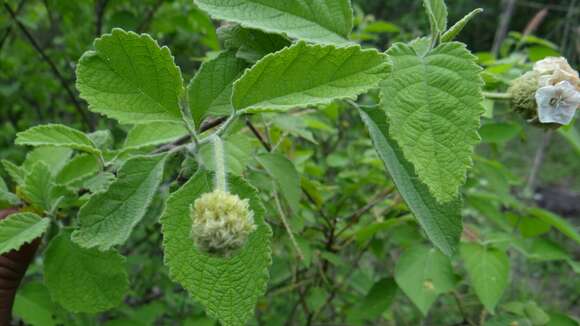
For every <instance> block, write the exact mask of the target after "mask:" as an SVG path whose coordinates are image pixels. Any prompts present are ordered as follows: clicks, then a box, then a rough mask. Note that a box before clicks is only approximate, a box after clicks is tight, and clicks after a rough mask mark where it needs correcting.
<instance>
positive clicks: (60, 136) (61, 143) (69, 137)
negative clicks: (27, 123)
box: [15, 124, 101, 155]
mask: <svg viewBox="0 0 580 326" xmlns="http://www.w3.org/2000/svg"><path fill="white" fill-rule="evenodd" d="M15 144H16V145H30V146H56V147H68V148H72V149H76V150H79V151H84V152H88V153H93V154H97V155H99V154H100V152H101V151H100V150H99V149H98V148H97V146H96V145H95V144H94V143H93V141H92V140H91V139H90V138H89V137H88V136H87V135H85V134H83V133H82V132H80V131H78V130H76V129H73V128H70V127H67V126H63V125H57V124H47V125H41V126H36V127H32V128H30V129H28V130H25V131H22V132H19V133H18V134H16V141H15Z"/></svg>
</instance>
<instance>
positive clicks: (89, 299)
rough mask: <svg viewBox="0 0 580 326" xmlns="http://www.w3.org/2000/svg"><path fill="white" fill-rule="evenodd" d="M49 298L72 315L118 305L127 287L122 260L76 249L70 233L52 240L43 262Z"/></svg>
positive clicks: (117, 257)
mask: <svg viewBox="0 0 580 326" xmlns="http://www.w3.org/2000/svg"><path fill="white" fill-rule="evenodd" d="M44 281H45V283H46V286H47V287H48V291H49V292H50V296H51V297H52V299H53V300H54V301H55V302H57V303H58V304H60V305H61V306H63V307H64V308H66V309H67V310H69V311H71V312H74V313H80V312H85V313H97V312H101V311H105V310H108V309H111V308H114V307H116V306H118V305H119V304H121V302H122V301H123V297H124V296H125V293H126V292H127V289H128V288H129V280H128V276H127V271H126V267H125V258H124V257H123V256H121V255H119V254H118V253H117V252H115V251H107V252H101V251H99V250H97V249H85V248H81V247H79V246H78V245H77V244H75V243H74V242H72V241H71V240H70V230H63V231H61V234H59V235H58V236H57V237H56V238H54V239H52V241H51V242H50V244H49V246H48V249H47V250H46V254H45V260H44Z"/></svg>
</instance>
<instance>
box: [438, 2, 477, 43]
mask: <svg viewBox="0 0 580 326" xmlns="http://www.w3.org/2000/svg"><path fill="white" fill-rule="evenodd" d="M482 12H483V9H481V8H477V9H475V10H473V11H472V12H470V13H469V14H467V15H465V17H463V18H461V20H460V21H458V22H457V23H455V25H453V26H451V27H450V28H449V30H447V32H445V34H443V35H442V36H441V42H451V41H453V39H455V37H457V35H459V33H461V31H462V30H463V28H464V27H465V25H467V23H469V22H470V21H471V20H472V19H473V18H474V17H475V16H477V15H479V14H480V13H482Z"/></svg>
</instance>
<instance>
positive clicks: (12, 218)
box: [0, 213, 50, 255]
mask: <svg viewBox="0 0 580 326" xmlns="http://www.w3.org/2000/svg"><path fill="white" fill-rule="evenodd" d="M49 224H50V220H49V219H47V218H42V217H40V216H38V215H36V214H32V213H15V214H11V215H9V216H8V217H7V218H5V219H3V220H1V221H0V255H2V254H5V253H7V252H9V251H12V250H17V249H20V247H22V245H24V244H26V243H30V242H32V240H34V239H36V238H38V237H40V236H41V235H42V234H43V233H44V232H46V230H47V228H48V226H49Z"/></svg>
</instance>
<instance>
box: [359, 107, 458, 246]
mask: <svg viewBox="0 0 580 326" xmlns="http://www.w3.org/2000/svg"><path fill="white" fill-rule="evenodd" d="M359 112H360V115H361V117H362V120H363V121H364V123H365V125H366V126H367V128H368V130H369V133H370V136H371V138H372V140H373V144H374V146H375V150H376V151H377V153H378V154H379V157H380V158H381V159H382V160H383V162H384V163H385V167H386V169H387V171H389V174H390V175H391V177H392V178H393V181H394V182H395V185H396V186H397V190H398V191H399V193H400V194H401V196H402V197H403V199H405V202H406V203H407V206H409V208H410V209H411V211H412V212H413V214H414V215H415V217H416V218H417V220H418V221H419V224H421V227H422V228H423V230H425V232H426V233H427V236H428V237H429V239H430V240H431V242H433V244H434V245H435V246H437V248H439V249H440V250H441V251H442V252H443V253H444V254H446V255H448V256H451V255H453V253H454V252H455V251H456V250H457V246H458V244H459V238H460V237H461V232H462V230H463V227H462V219H461V206H462V203H461V200H459V199H455V200H452V201H450V202H447V203H444V204H441V203H439V202H438V201H437V200H436V199H435V198H434V197H433V195H432V194H431V192H430V191H429V189H428V188H427V186H426V185H425V184H424V183H422V182H421V181H420V180H418V178H417V176H416V174H415V170H414V168H413V165H412V164H411V163H409V162H408V161H407V160H406V159H405V158H404V157H403V153H402V152H401V149H400V148H399V146H398V145H397V143H396V142H395V141H394V140H393V139H392V138H391V137H390V135H389V125H388V124H387V119H386V117H385V114H384V112H383V111H382V110H379V109H375V110H371V109H361V110H360V111H359Z"/></svg>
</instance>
